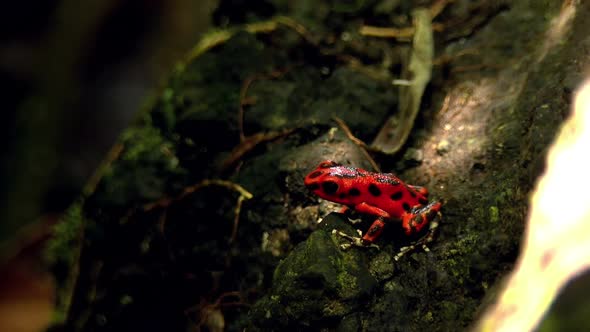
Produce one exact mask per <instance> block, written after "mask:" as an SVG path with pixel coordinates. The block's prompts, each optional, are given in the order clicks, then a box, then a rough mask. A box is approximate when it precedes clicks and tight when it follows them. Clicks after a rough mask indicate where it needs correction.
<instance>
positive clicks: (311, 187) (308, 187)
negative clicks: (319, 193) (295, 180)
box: [307, 183, 320, 191]
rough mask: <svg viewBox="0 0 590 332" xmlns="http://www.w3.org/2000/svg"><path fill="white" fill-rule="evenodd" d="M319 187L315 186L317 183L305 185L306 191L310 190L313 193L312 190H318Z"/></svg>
mask: <svg viewBox="0 0 590 332" xmlns="http://www.w3.org/2000/svg"><path fill="white" fill-rule="evenodd" d="M319 187H320V185H319V184H317V183H312V184H309V185H307V189H309V190H311V191H313V190H316V189H318V188H319Z"/></svg>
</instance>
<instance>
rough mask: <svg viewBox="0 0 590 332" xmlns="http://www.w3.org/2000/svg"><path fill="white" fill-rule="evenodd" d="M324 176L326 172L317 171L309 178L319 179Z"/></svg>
mask: <svg viewBox="0 0 590 332" xmlns="http://www.w3.org/2000/svg"><path fill="white" fill-rule="evenodd" d="M322 174H324V172H322V171H315V172H313V173H311V174H309V176H308V178H310V179H315V178H317V177H318V176H320V175H322Z"/></svg>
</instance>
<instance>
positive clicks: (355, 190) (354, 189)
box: [348, 188, 361, 196]
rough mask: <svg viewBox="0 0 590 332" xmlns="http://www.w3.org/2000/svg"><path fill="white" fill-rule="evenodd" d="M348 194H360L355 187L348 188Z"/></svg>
mask: <svg viewBox="0 0 590 332" xmlns="http://www.w3.org/2000/svg"><path fill="white" fill-rule="evenodd" d="M348 194H349V195H350V196H360V195H361V191H360V190H358V189H356V188H350V190H349V191H348Z"/></svg>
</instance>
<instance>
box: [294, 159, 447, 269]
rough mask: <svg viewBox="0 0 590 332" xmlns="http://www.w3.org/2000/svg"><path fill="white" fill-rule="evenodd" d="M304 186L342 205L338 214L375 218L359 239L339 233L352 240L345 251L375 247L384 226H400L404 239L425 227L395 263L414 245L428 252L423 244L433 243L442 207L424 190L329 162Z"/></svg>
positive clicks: (377, 174)
mask: <svg viewBox="0 0 590 332" xmlns="http://www.w3.org/2000/svg"><path fill="white" fill-rule="evenodd" d="M304 182H305V186H306V187H307V189H309V190H310V191H311V192H313V193H314V194H316V195H317V196H319V197H321V198H323V199H326V200H329V201H332V202H335V203H339V204H343V205H345V207H344V208H343V210H342V211H341V212H344V211H346V210H347V208H351V209H354V210H355V211H357V212H359V213H363V214H368V215H371V216H374V217H376V218H377V219H375V221H374V222H373V224H372V225H371V227H369V230H368V231H367V232H366V233H365V235H363V236H362V237H360V238H359V237H352V236H348V235H346V234H344V233H342V232H338V233H339V234H340V235H341V236H344V237H346V238H348V239H350V240H352V242H351V244H349V245H345V246H343V247H344V248H346V247H350V246H351V245H356V246H375V245H374V244H373V242H375V240H376V239H377V238H378V237H379V235H381V233H382V232H383V228H384V227H385V225H386V223H388V222H391V221H397V222H401V224H402V228H403V229H404V231H405V233H406V234H407V235H412V234H416V233H419V232H421V231H422V230H424V229H425V228H426V227H428V229H427V233H426V234H425V235H424V236H423V237H422V238H421V239H420V240H418V241H417V242H415V243H413V244H411V245H410V246H407V247H403V248H401V251H400V253H399V254H398V255H397V256H395V259H396V260H397V259H399V257H401V256H402V255H403V254H404V253H405V252H407V251H410V250H413V249H414V248H416V246H417V245H421V246H422V248H424V250H425V251H428V248H427V247H426V243H428V242H431V241H432V240H433V237H434V230H435V229H436V227H437V226H438V221H439V219H440V217H441V214H440V208H441V203H440V202H439V201H433V202H430V203H429V202H428V199H427V197H428V190H426V188H424V187H418V186H412V185H407V184H405V183H404V182H402V181H401V180H400V179H399V178H398V177H396V176H395V175H394V174H391V173H373V172H368V171H365V170H363V169H360V168H355V167H350V166H343V165H341V164H338V163H336V162H334V161H330V160H327V161H323V162H321V163H320V164H319V165H318V167H317V168H316V169H314V170H313V171H312V172H311V173H309V174H308V175H307V176H306V177H305V180H304ZM359 233H360V231H359ZM360 234H362V233H360Z"/></svg>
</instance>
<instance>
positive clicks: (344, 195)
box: [338, 193, 346, 199]
mask: <svg viewBox="0 0 590 332" xmlns="http://www.w3.org/2000/svg"><path fill="white" fill-rule="evenodd" d="M338 197H340V199H344V198H346V194H345V193H340V195H338Z"/></svg>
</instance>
